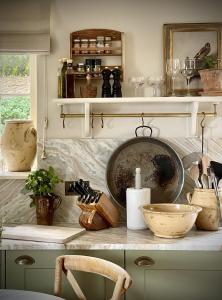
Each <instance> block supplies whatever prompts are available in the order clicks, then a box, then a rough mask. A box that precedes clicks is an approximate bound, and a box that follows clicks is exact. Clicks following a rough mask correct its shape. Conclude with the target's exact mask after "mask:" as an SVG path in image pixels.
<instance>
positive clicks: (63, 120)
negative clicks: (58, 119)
mask: <svg viewBox="0 0 222 300" xmlns="http://www.w3.org/2000/svg"><path fill="white" fill-rule="evenodd" d="M65 118H66V115H65V114H63V119H62V128H65Z"/></svg>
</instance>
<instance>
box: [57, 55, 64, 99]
mask: <svg viewBox="0 0 222 300" xmlns="http://www.w3.org/2000/svg"><path fill="white" fill-rule="evenodd" d="M62 67H63V62H62V59H61V58H60V59H59V65H58V70H57V94H58V98H62Z"/></svg>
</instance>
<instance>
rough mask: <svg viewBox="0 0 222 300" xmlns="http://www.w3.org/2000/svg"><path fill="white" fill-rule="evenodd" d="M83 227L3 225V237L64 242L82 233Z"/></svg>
mask: <svg viewBox="0 0 222 300" xmlns="http://www.w3.org/2000/svg"><path fill="white" fill-rule="evenodd" d="M85 231H86V230H85V229H84V228H71V227H60V226H45V225H28V224H27V225H26V224H24V225H17V226H10V227H9V226H8V227H7V226H5V227H4V231H3V232H2V238H3V239H13V240H24V241H35V242H46V243H59V244H64V243H67V242H68V241H70V240H72V239H74V238H76V237H78V236H79V235H80V234H82V233H84V232H85Z"/></svg>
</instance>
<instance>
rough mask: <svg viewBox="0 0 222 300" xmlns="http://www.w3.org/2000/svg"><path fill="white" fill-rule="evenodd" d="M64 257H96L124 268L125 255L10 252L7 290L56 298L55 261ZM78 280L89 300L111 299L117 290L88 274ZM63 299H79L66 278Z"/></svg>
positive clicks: (121, 252)
mask: <svg viewBox="0 0 222 300" xmlns="http://www.w3.org/2000/svg"><path fill="white" fill-rule="evenodd" d="M64 254H66V255H67V254H78V255H89V256H96V257H100V258H103V259H107V260H109V261H112V262H114V263H116V264H118V265H120V266H122V267H123V264H124V253H123V251H67V250H66V251H57V250H53V251H52V250H49V251H47V250H44V251H40V250H33V251H6V288H8V289H24V290H32V291H38V292H43V293H48V294H53V288H54V273H55V259H56V257H57V256H59V255H64ZM75 277H76V279H77V281H78V283H79V285H80V287H81V288H82V289H83V291H84V292H85V295H86V296H87V299H92V300H95V299H96V300H100V299H101V300H104V299H109V297H110V295H111V293H112V290H113V287H114V284H113V283H112V282H111V281H110V280H108V279H105V278H104V277H102V276H99V275H96V274H90V273H84V272H76V274H75ZM62 297H64V298H65V299H67V300H69V299H70V300H71V299H72V300H73V299H77V297H76V296H75V293H74V292H73V290H72V288H71V287H70V285H69V283H68V282H67V280H66V278H63V292H62Z"/></svg>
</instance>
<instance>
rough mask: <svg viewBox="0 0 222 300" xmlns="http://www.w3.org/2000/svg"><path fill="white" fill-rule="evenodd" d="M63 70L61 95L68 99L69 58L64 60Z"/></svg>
mask: <svg viewBox="0 0 222 300" xmlns="http://www.w3.org/2000/svg"><path fill="white" fill-rule="evenodd" d="M62 64H63V66H62V70H61V82H62V84H61V87H62V88H61V89H62V90H61V95H62V98H66V70H67V58H62Z"/></svg>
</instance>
